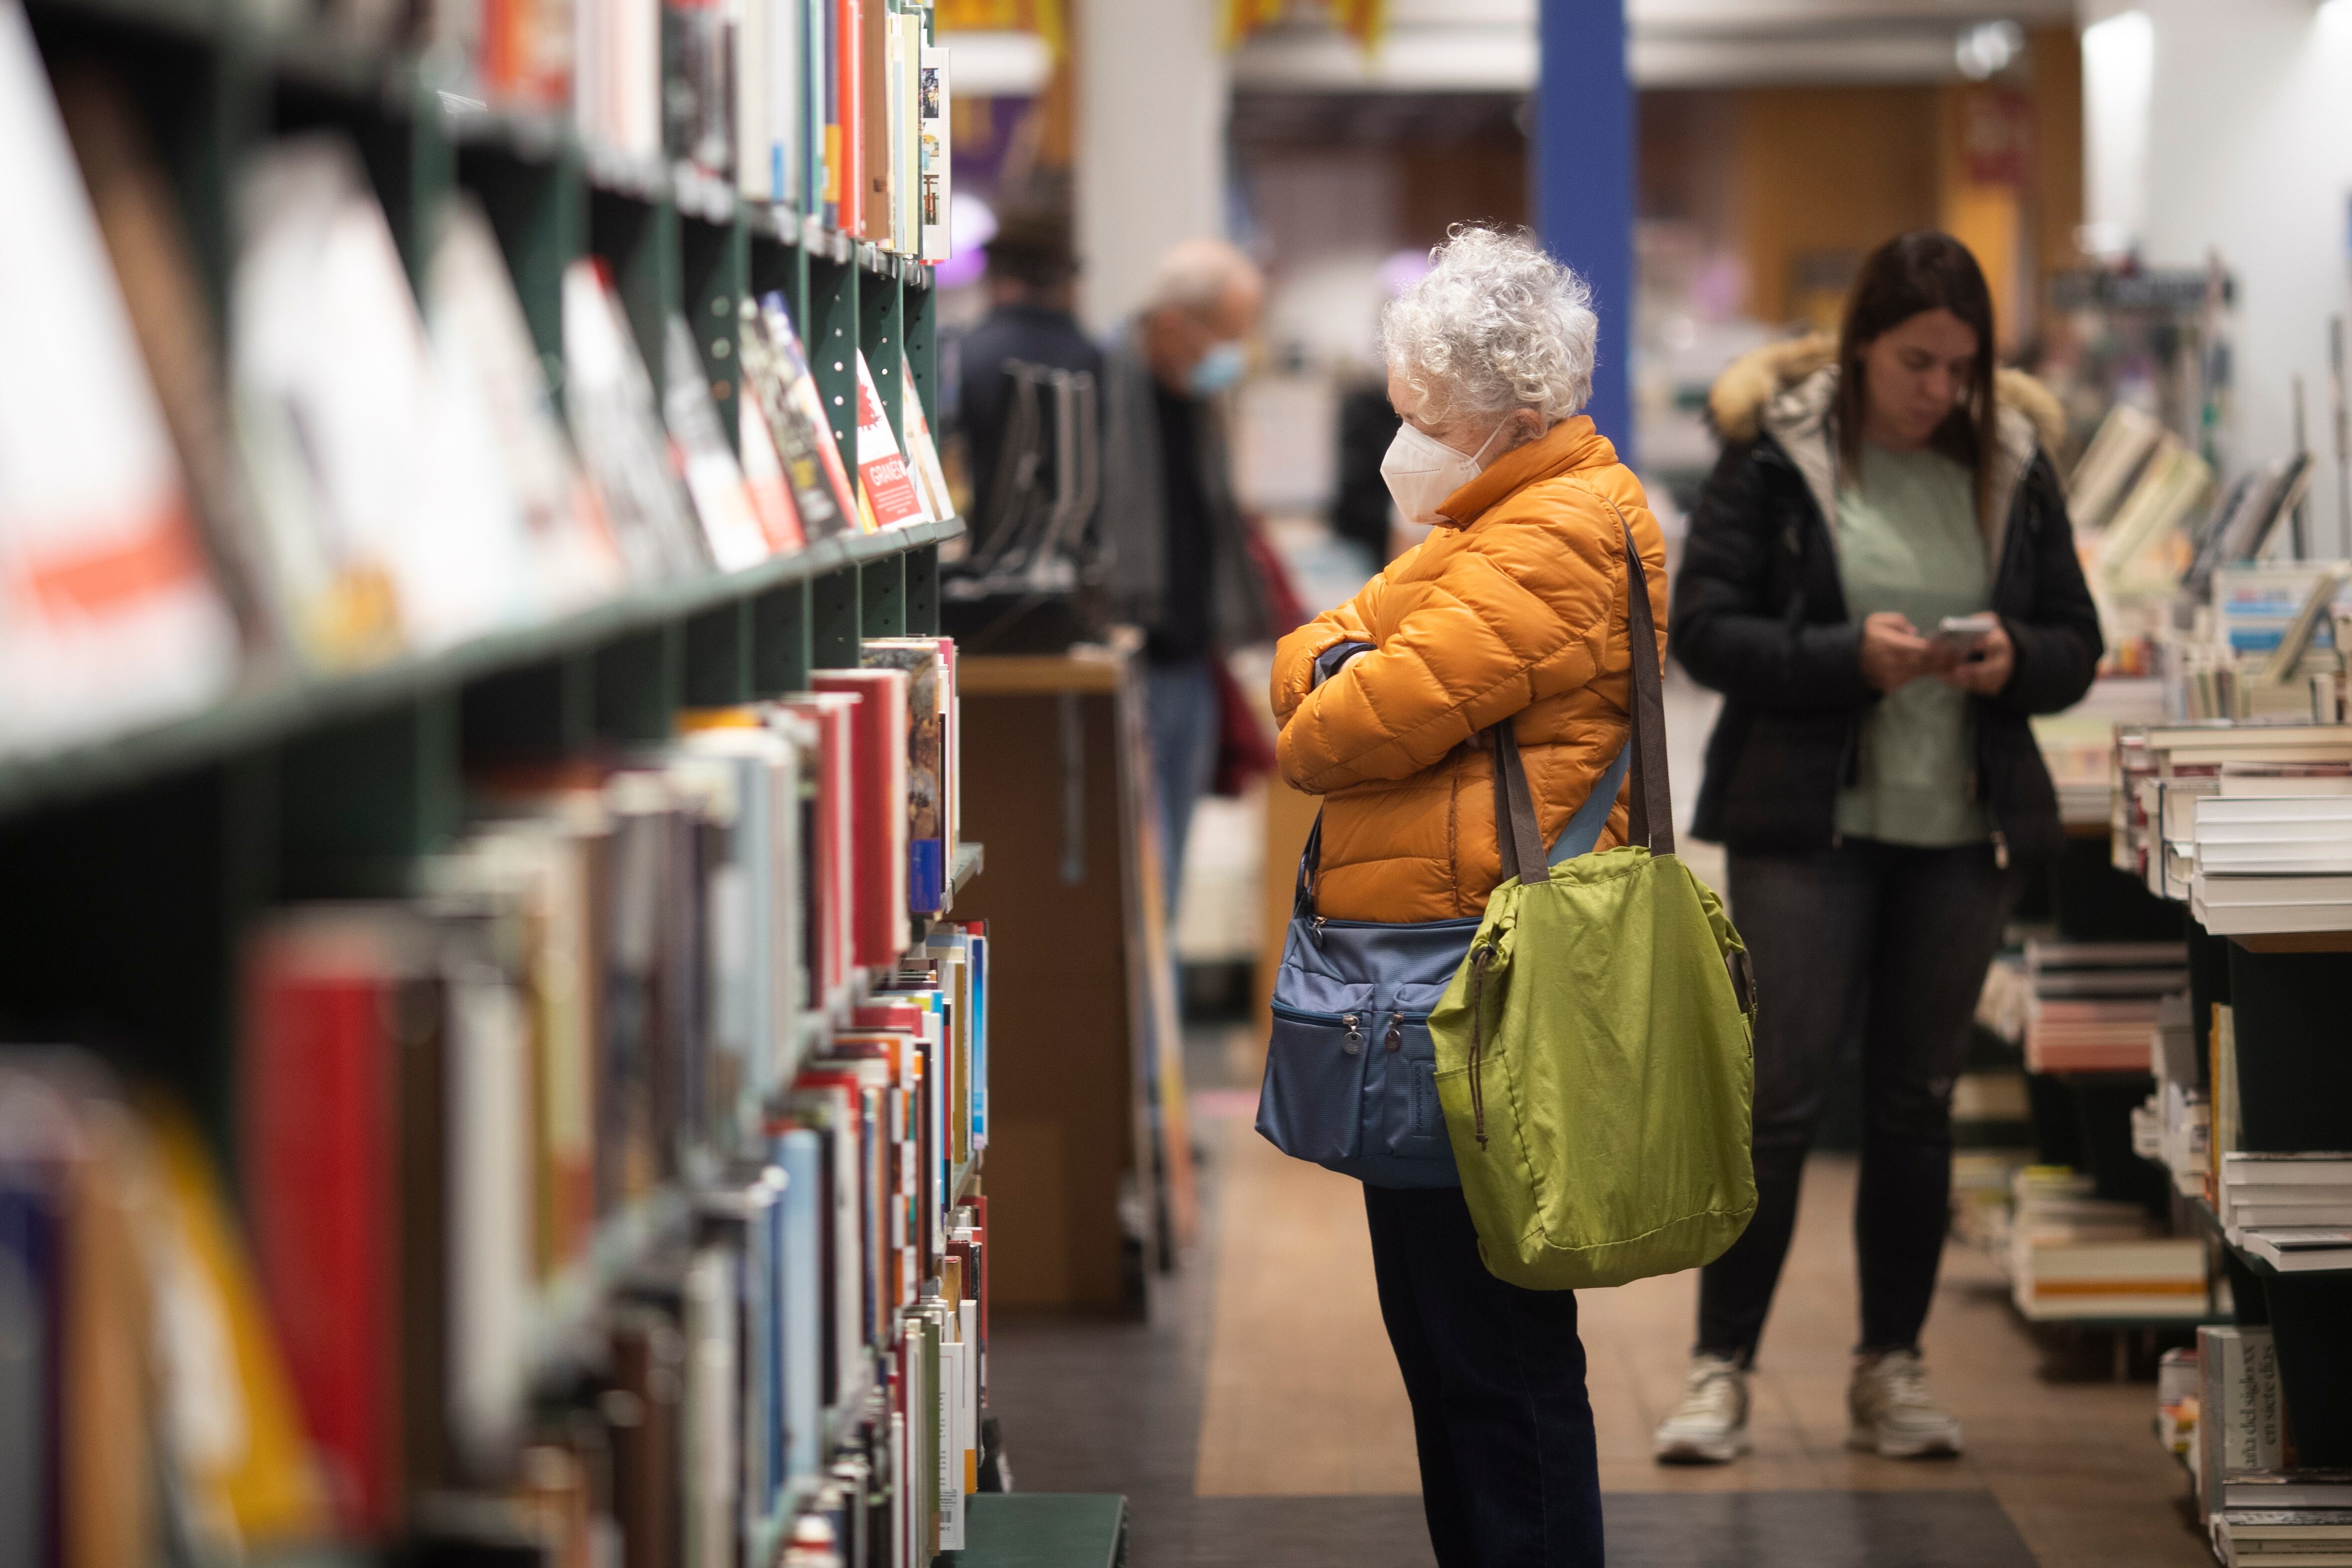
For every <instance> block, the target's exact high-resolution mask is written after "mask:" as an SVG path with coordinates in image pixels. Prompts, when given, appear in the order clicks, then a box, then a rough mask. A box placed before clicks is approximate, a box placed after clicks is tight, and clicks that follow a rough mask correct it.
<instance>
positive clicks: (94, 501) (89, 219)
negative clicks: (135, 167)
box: [0, 5, 238, 753]
mask: <svg viewBox="0 0 2352 1568" xmlns="http://www.w3.org/2000/svg"><path fill="white" fill-rule="evenodd" d="M0 201H5V203H6V205H7V210H8V212H9V214H10V216H9V220H8V222H7V223H6V224H5V225H0V274H5V277H7V278H8V287H6V288H5V290H0V342H5V343H6V345H7V349H6V359H7V365H8V374H7V375H6V376H5V377H0V560H5V562H6V570H5V571H0V753H5V752H8V751H16V750H29V749H37V748H43V747H53V746H58V745H63V744H68V743H71V742H73V741H77V740H83V739H88V738H91V737H96V736H100V735H105V734H108V733H111V732H115V731H119V730H121V729H124V728H128V727H132V726H135V725H140V724H145V723H152V722H154V721H157V720H160V719H164V718H169V717H172V716H176V715H180V714H184V713H187V712H190V711H192V710H194V709H196V708H199V707H202V706H205V704H207V703H210V702H212V701H214V700H215V699H216V698H218V697H219V696H221V695H223V694H224V693H226V690H227V689H228V687H229V685H230V684H231V682H232V681H233V680H234V678H235V676H236V660H237V644H238V637H237V630H236V622H235V621H234V620H233V619H232V617H231V615H230V613H229V611H228V607H227V605H226V601H224V600H223V599H222V597H221V594H220V592H219V591H218V590H217V588H216V587H215V584H214V581H213V579H212V575H211V572H210V571H209V570H208V569H207V565H206V561H205V550H204V547H203V544H202V542H201V540H200V538H199V536H198V533H197V528H196V523H195V518H194V514H193V511H192V508H191V507H190V503H189V496H188V490H187V486H186V484H185V482H184V479H183V476H182V473H181V468H180V464H179V461H178V459H177V457H176V456H175V455H174V453H173V444H172V436H171V433H170V431H169V429H168V427H167V426H166V424H165V423H164V419H163V413H162V411H161V410H160V409H159V407H158V406H157V402H156V397H155V390H154V385H153V383H152V382H151V381H150V380H149V378H148V372H147V370H146V367H145V366H144V365H143V364H142V362H141V359H140V350H139V340H138V337H137V334H136V333H135V331H134V329H133V326H132V323H131V318H130V315H129V312H128V311H127V310H126V308H125V307H124V304H123V298H122V294H121V290H120V288H119V287H117V285H116V282H115V277H114V272H113V270H112V268H111V267H110V266H109V265H108V258H107V251H106V246H105V243H104V241H103V240H102V238H101V237H100V230H99V225H98V222H97V219H96V217H95V216H94V215H93V214H92V212H91V209H90V204H89V196H88V195H87V194H86V193H85V192H84V191H83V188H82V184H81V181H80V179H79V176H78V174H77V172H76V169H75V163H74V154H73V150H72V148H71V146H70V145H69V144H68V141H67V139H66V134H65V131H64V128H63V126H62V124H61V123H60V121H59V120H58V110H57V102H56V99H54V98H52V97H51V96H50V92H49V86H48V78H47V74H46V72H45V71H44V69H43V68H42V64H41V57H40V54H39V52H38V49H37V46H36V45H35V43H34V40H33V37H32V33H31V30H30V28H29V26H27V25H26V19H25V14H24V12H23V11H22V10H21V9H20V8H19V7H17V6H16V5H6V6H5V7H0Z"/></svg>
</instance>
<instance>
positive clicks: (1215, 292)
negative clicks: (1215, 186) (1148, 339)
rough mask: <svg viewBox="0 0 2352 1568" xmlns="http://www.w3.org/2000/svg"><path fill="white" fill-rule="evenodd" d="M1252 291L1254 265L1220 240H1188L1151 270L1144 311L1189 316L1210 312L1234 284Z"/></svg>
mask: <svg viewBox="0 0 2352 1568" xmlns="http://www.w3.org/2000/svg"><path fill="white" fill-rule="evenodd" d="M1237 283H1238V284H1241V285H1243V286H1244V287H1246V288H1248V289H1250V290H1251V291H1253V292H1255V290H1256V289H1257V288H1258V287H1259V286H1260V279H1259V276H1258V269H1257V264H1256V263H1255V262H1254V261H1252V260H1250V258H1249V257H1248V256H1244V255H1243V254H1242V252H1241V251H1240V250H1239V249H1237V248H1236V247H1234V246H1231V245H1228V244H1226V243H1225V242H1224V241H1223V240H1221V239H1188V240H1185V241H1183V242H1182V243H1181V244H1179V245H1177V246H1175V247H1174V248H1172V249H1171V250H1170V251H1169V252H1168V254H1167V255H1165V256H1161V257H1160V264H1159V265H1158V266H1157V267H1153V268H1152V269H1151V287H1150V290H1149V291H1148V292H1147V293H1146V294H1145V296H1144V301H1143V308H1145V309H1146V310H1164V309H1177V310H1182V311H1184V312H1186V313H1188V314H1190V315H1193V316H1205V315H1207V314H1209V313H1211V312H1213V311H1214V310H1215V309H1216V308H1217V307H1218V305H1219V303H1220V302H1221V301H1223V299H1224V298H1226V296H1227V294H1228V293H1229V292H1230V291H1231V290H1232V289H1233V287H1234V285H1235V284H1237Z"/></svg>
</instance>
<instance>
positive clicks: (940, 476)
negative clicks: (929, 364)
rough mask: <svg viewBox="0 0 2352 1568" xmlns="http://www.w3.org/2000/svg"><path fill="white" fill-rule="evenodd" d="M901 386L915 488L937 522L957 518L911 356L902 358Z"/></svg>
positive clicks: (908, 453)
mask: <svg viewBox="0 0 2352 1568" xmlns="http://www.w3.org/2000/svg"><path fill="white" fill-rule="evenodd" d="M898 385H899V386H900V387H901V388H902V389H903V393H904V395H903V397H902V399H901V401H902V402H904V403H905V405H906V412H905V413H903V414H902V415H901V416H900V422H901V423H903V424H904V425H905V426H906V430H907V466H908V469H909V470H910V471H911V472H912V473H913V475H914V476H915V488H916V489H917V490H918V491H919V492H920V493H921V494H922V497H923V506H924V508H925V509H926V510H928V511H929V513H930V515H931V517H933V518H934V519H935V520H936V519H938V518H940V517H954V516H955V515H956V508H955V497H953V496H951V495H950V494H949V492H948V474H947V469H946V468H945V467H944V466H942V465H940V445H939V443H938V442H937V441H936V440H934V439H933V438H932V436H931V422H930V421H929V420H928V419H926V418H924V417H923V394H922V392H920V391H919V389H918V388H917V387H916V385H915V367H914V366H912V365H910V364H908V362H907V356H906V355H905V354H904V353H901V354H900V355H899V356H898Z"/></svg>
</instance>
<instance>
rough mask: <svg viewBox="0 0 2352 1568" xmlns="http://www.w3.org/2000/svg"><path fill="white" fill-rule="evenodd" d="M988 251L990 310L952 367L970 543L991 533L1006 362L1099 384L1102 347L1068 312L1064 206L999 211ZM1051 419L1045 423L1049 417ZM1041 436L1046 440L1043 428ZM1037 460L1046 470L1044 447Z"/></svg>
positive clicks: (1072, 274)
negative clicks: (966, 474)
mask: <svg viewBox="0 0 2352 1568" xmlns="http://www.w3.org/2000/svg"><path fill="white" fill-rule="evenodd" d="M982 248H983V249H984V250H985V251H986V253H987V256H988V298H989V307H990V308H989V312H988V314H987V315H986V316H984V317H982V319H981V320H980V322H979V324H978V325H977V326H975V327H973V328H972V329H971V331H969V332H967V333H966V334H964V338H963V341H962V344H961V355H960V359H961V368H960V369H959V371H958V374H957V392H958V396H957V400H956V402H957V410H958V415H959V420H960V423H961V428H962V431H963V434H964V439H965V444H966V451H967V453H968V454H969V456H970V461H971V517H970V518H969V519H968V521H969V522H970V524H971V537H972V539H973V540H974V542H975V544H984V543H985V542H986V541H988V540H989V539H991V538H992V537H993V536H992V527H991V525H992V523H994V522H995V521H996V520H997V519H996V518H995V517H993V516H992V512H991V508H992V507H994V506H995V505H997V504H998V497H997V493H996V492H997V469H998V467H999V465H1000V464H1001V462H1002V460H1003V455H1004V454H1003V446H1004V427H1005V421H1006V412H1007V397H1006V392H1007V390H1008V388H1009V387H1010V385H1011V382H1010V380H1009V378H1008V377H1007V376H1006V375H1005V371H1004V367H1005V365H1006V363H1007V362H1008V361H1019V362H1021V363H1024V364H1029V365H1038V366H1043V367H1045V369H1047V370H1057V371H1085V372H1087V374H1089V375H1091V376H1092V377H1093V378H1094V380H1095V383H1096V384H1097V386H1099V385H1100V384H1101V382H1102V374H1103V353H1102V350H1101V349H1099V348H1098V347H1097V346H1096V344H1095V342H1094V340H1092V339H1091V338H1089V337H1087V333H1086V329H1084V328H1082V327H1080V326H1079V325H1078V319H1077V317H1076V315H1075V314H1074V313H1073V312H1072V308H1071V307H1072V305H1073V303H1074V300H1075V295H1076V283H1077V276H1078V258H1077V253H1076V249H1075V248H1074V247H1073V246H1072V245H1071V241H1070V219H1069V214H1066V213H1059V212H1050V211H1042V210H1033V211H1021V210H1013V211H1008V212H1006V213H1005V214H1003V217H1002V218H1001V219H1000V221H999V222H998V225H997V229H996V234H995V235H994V236H993V237H992V238H991V239H990V240H989V242H988V244H987V245H986V246H983V247H982ZM1049 423H1050V422H1049ZM1043 440H1044V441H1045V443H1047V444H1050V441H1051V431H1050V428H1049V429H1048V430H1047V431H1046V432H1045V433H1044V435H1043ZM1040 456H1041V459H1042V466H1043V468H1044V470H1045V472H1047V473H1050V472H1051V471H1052V454H1051V452H1050V450H1047V451H1044V452H1041V454H1040Z"/></svg>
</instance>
